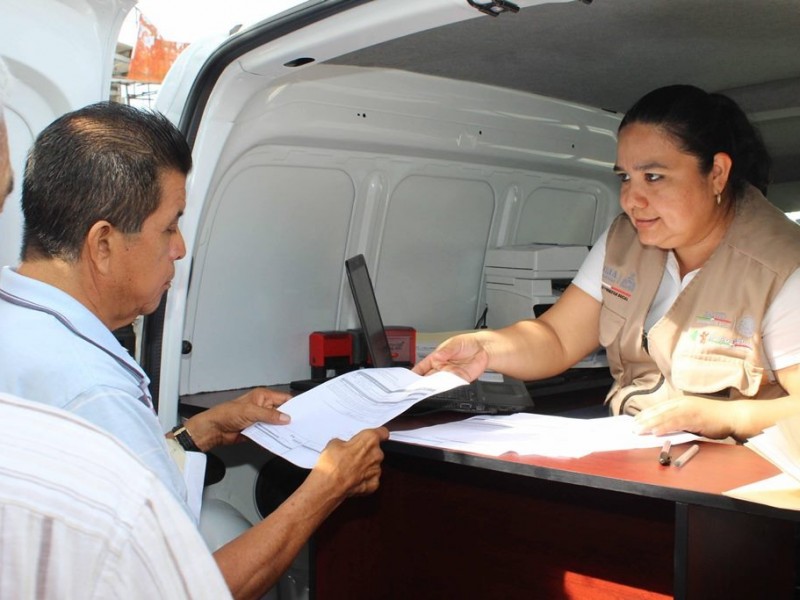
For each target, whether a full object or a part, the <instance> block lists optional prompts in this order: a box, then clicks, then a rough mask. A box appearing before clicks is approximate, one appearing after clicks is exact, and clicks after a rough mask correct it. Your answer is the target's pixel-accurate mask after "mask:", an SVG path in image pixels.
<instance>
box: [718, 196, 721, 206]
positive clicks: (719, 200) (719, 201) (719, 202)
mask: <svg viewBox="0 0 800 600" xmlns="http://www.w3.org/2000/svg"><path fill="white" fill-rule="evenodd" d="M720 204H722V194H717V206H719V205H720Z"/></svg>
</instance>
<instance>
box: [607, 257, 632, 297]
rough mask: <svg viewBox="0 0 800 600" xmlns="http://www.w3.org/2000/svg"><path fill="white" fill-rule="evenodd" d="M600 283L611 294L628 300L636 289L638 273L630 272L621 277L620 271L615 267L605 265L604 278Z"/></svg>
mask: <svg viewBox="0 0 800 600" xmlns="http://www.w3.org/2000/svg"><path fill="white" fill-rule="evenodd" d="M600 285H601V286H602V288H603V289H604V290H605V291H607V292H608V293H609V294H612V295H613V296H616V297H617V298H620V299H622V300H625V301H626V302H627V301H628V300H629V299H630V297H631V296H632V295H633V292H634V290H635V289H636V273H630V274H628V275H626V276H625V277H622V278H621V277H620V273H619V271H617V270H616V269H614V268H613V267H609V266H604V267H603V280H602V281H601V282H600Z"/></svg>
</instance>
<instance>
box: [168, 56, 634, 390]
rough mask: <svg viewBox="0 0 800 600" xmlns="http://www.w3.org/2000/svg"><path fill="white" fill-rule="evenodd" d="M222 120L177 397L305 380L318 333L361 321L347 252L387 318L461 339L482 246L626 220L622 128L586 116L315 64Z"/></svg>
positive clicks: (560, 235) (535, 100)
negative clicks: (621, 194)
mask: <svg viewBox="0 0 800 600" xmlns="http://www.w3.org/2000/svg"><path fill="white" fill-rule="evenodd" d="M250 86H251V87H252V82H250ZM226 93H227V94H229V95H230V94H232V93H233V92H232V91H229V92H226ZM219 104H220V105H223V104H224V103H222V102H219ZM228 106H230V105H228ZM226 119H229V121H230V122H229V123H226V124H225V127H220V130H221V131H226V132H227V133H226V137H225V139H224V140H221V141H220V140H217V143H218V144H219V145H218V147H217V150H216V151H217V152H218V158H217V159H216V160H215V161H214V163H213V164H214V171H213V174H211V175H208V174H206V175H204V176H203V178H204V179H205V180H207V181H208V182H209V183H208V187H207V190H205V191H203V192H199V191H198V190H197V189H194V190H192V191H191V193H190V196H191V198H190V200H191V201H197V199H198V197H202V198H204V201H203V208H202V214H201V215H200V216H199V218H198V228H197V232H196V236H195V238H194V244H193V247H192V248H191V252H192V261H193V264H192V276H191V283H190V286H189V290H188V297H187V308H186V321H185V330H184V337H185V339H186V340H188V341H189V342H191V346H192V350H191V352H190V353H189V354H186V355H185V356H184V358H183V361H182V366H181V390H180V391H181V394H191V393H197V392H203V391H215V390H224V389H231V388H241V387H247V386H252V385H258V384H276V383H285V382H288V381H290V380H292V379H300V378H305V377H308V376H309V366H308V335H309V333H310V332H312V331H316V330H331V329H347V328H351V327H354V326H355V323H356V317H355V310H354V308H353V305H352V302H351V299H350V292H349V289H348V287H347V283H346V279H345V275H344V268H343V265H344V260H345V259H346V258H347V257H349V256H352V255H354V254H357V253H359V252H361V253H364V254H365V256H366V258H367V261H368V264H369V267H370V271H371V273H372V277H373V283H374V285H375V288H376V294H377V298H378V303H379V305H380V306H381V310H382V312H383V317H384V321H385V322H386V323H387V324H394V325H410V326H412V327H415V328H417V329H418V330H425V331H433V330H438V331H441V330H451V329H465V328H470V327H472V326H474V325H475V322H476V320H477V318H478V317H479V315H480V313H481V312H482V310H483V307H484V303H485V300H484V286H483V266H484V257H485V253H486V250H487V248H490V247H495V246H499V245H507V244H523V243H534V242H537V243H549V244H559V243H562V244H565V243H569V244H585V245H590V244H591V243H592V242H593V241H594V240H595V239H596V237H597V236H598V235H599V234H600V232H601V231H602V230H603V229H604V228H605V227H606V226H607V224H608V223H609V222H610V220H611V218H612V217H613V215H614V214H616V212H617V211H618V207H617V198H616V187H617V186H616V183H615V179H614V177H613V175H612V173H611V166H612V164H613V162H614V157H615V131H616V126H617V124H618V117H617V116H616V115H613V114H610V113H606V112H603V111H598V110H593V109H588V108H586V107H582V106H576V105H570V104H565V103H561V102H557V101H553V100H548V99H544V98H540V97H535V96H531V95H527V94H521V93H517V92H511V91H508V90H502V89H496V88H489V87H486V86H477V85H474V84H469V83H464V82H457V81H451V80H444V79H439V78H433V77H427V76H420V75H413V74H409V73H405V72H399V71H383V70H373V69H357V68H348V67H332V66H325V65H321V66H315V67H312V68H307V69H305V70H303V71H302V77H301V76H298V77H296V78H295V79H293V80H289V81H285V82H284V83H282V84H280V85H276V86H272V87H269V88H268V89H264V90H261V91H259V92H257V93H255V94H252V97H250V98H249V99H248V100H247V101H246V102H244V103H243V108H242V110H240V111H238V112H237V113H236V114H235V115H226ZM209 144H210V141H209V139H201V138H198V145H196V147H195V154H196V157H197V159H198V160H197V164H198V168H201V166H202V165H209V164H211V161H210V160H209V159H208V157H207V156H204V152H211V150H210V146H209ZM220 148H222V151H221V152H220V151H219V150H220Z"/></svg>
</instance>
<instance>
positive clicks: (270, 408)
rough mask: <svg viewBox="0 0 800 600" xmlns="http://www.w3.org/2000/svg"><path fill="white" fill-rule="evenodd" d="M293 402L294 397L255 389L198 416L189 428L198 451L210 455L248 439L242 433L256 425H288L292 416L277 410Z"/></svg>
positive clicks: (190, 421)
mask: <svg viewBox="0 0 800 600" xmlns="http://www.w3.org/2000/svg"><path fill="white" fill-rule="evenodd" d="M289 398H291V395H290V394H286V393H283V392H276V391H273V390H268V389H266V388H255V389H253V390H250V391H249V392H247V393H246V394H244V395H243V396H239V397H238V398H236V399H234V400H229V401H228V402H223V403H222V404H217V405H216V406H214V407H212V408H209V409H208V410H206V411H203V412H201V413H198V414H196V415H195V416H193V417H192V418H191V419H189V420H188V421H187V422H186V423H185V426H186V429H187V430H188V431H189V435H191V436H192V440H194V443H195V444H197V447H198V448H200V449H201V450H203V451H204V452H206V451H208V450H211V449H212V448H216V447H217V446H223V445H228V444H233V443H236V442H239V441H241V440H242V439H244V438H243V437H242V436H241V435H240V433H241V431H242V430H243V429H245V428H247V427H249V426H250V425H252V424H254V423H259V422H260V423H270V424H272V425H284V424H286V423H288V422H289V415H286V414H284V413H282V412H280V411H278V410H276V409H277V407H278V406H280V405H281V404H283V403H284V402H286V401H287V400H288V399H289Z"/></svg>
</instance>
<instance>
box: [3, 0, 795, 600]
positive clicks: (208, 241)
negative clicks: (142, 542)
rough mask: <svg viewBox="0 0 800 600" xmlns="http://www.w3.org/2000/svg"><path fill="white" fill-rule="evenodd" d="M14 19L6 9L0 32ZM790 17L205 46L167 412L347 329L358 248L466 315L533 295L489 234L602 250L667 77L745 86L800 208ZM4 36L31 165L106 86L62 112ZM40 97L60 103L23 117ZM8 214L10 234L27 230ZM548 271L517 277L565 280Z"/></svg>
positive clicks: (652, 20)
mask: <svg viewBox="0 0 800 600" xmlns="http://www.w3.org/2000/svg"><path fill="white" fill-rule="evenodd" d="M40 4H43V2H30V3H29V4H28V6H29V7H30V6H34V5H40ZM58 4H59V5H60V6H61V7H62V8H61V10H62V11H63V12H64V14H65V19H66V18H67V17H69V15H73V16H74V15H75V14H76V13H80V12H81V11H80V10H79V9H81V8H82V7H85V6H92V7H94V10H95V11H97V14H98V15H101V16H104V17H105V19H106V22H107V25H108V26H109V27H112V28H113V27H114V26H116V27H117V28H118V26H119V22H120V19H121V17H120V15H123V16H124V14H125V13H126V12H127V10H128V9H129V8H130V4H132V3H129V2H118V3H117V12H114V11H112V10H111V9H108V10H106V12H103V10H101V9H99V8H98V7H101V6H103V5H105V4H107V3H105V2H100V0H83V1H80V0H72V1H67V0H64V1H63V2H60V3H58ZM475 4H478V6H477V7H476V6H475ZM487 12H488V13H492V14H487ZM69 18H73V17H69ZM64 22H66V21H64ZM12 26H14V24H13V23H12V21H9V20H6V19H5V18H4V19H3V24H0V33H2V35H0V40H8V39H11V38H9V35H10V32H9V31H6V29H7V27H12ZM17 26H18V24H17ZM39 26H41V24H39V23H37V27H39ZM76 27H77V25H76ZM798 31H800V10H797V4H796V2H794V0H771V1H770V2H769V3H754V2H752V1H751V0H729V1H727V2H724V3H723V2H695V1H692V0H670V1H669V2H665V1H658V2H644V1H642V0H614V1H613V2H611V1H609V0H595V1H594V2H592V1H591V0H583V1H577V0H576V1H558V2H542V1H539V0H525V1H521V2H515V3H513V4H512V3H511V2H504V1H500V0H488V1H485V2H478V0H476V1H475V2H470V1H468V0H402V1H400V0H374V1H372V2H365V1H363V0H339V1H336V0H333V1H312V2H306V3H304V4H302V5H300V6H298V7H296V8H294V9H291V10H288V11H287V12H285V13H282V14H280V15H278V16H277V17H274V18H271V19H268V20H267V21H264V22H262V23H259V24H257V25H254V26H252V27H249V28H244V29H242V30H241V31H239V32H237V33H236V34H234V35H232V36H230V37H229V38H227V39H225V40H222V43H221V44H220V45H216V42H214V43H211V42H209V43H205V44H196V45H195V46H193V47H190V49H189V50H187V51H186V52H185V53H184V55H182V56H181V58H180V59H179V61H178V63H176V65H175V67H174V68H173V71H172V73H171V74H170V76H168V78H167V80H166V81H165V85H164V87H163V88H162V91H161V94H160V96H159V98H158V102H157V104H156V108H157V109H159V110H161V111H162V112H164V113H165V114H167V116H169V117H170V118H171V119H173V121H174V122H176V123H178V124H179V126H180V128H181V129H182V130H183V131H184V133H185V134H186V135H187V137H188V139H189V140H190V143H191V145H192V147H193V156H194V161H195V165H194V169H193V172H192V174H191V176H190V180H189V185H188V207H187V212H186V214H185V216H184V217H183V220H182V223H181V228H182V231H183V233H184V236H185V238H186V243H187V258H186V259H185V260H183V261H181V262H180V263H179V264H178V271H177V273H176V277H175V279H174V281H173V287H172V289H171V291H170V292H169V294H168V296H167V298H166V300H165V302H164V303H163V305H162V307H161V308H160V309H159V311H158V312H157V313H156V315H154V316H153V317H150V318H148V319H147V321H146V323H145V326H144V329H143V339H142V340H140V344H141V347H142V353H141V360H142V362H143V364H144V365H145V367H146V369H147V370H148V372H149V373H150V375H151V379H152V380H153V387H154V395H155V396H157V397H158V401H159V416H160V419H161V421H162V424H163V425H164V428H165V429H167V428H169V427H171V426H172V425H174V424H175V422H176V419H177V416H178V413H179V411H180V410H183V409H190V408H192V407H194V408H196V407H201V406H204V405H205V406H207V405H209V403H213V402H216V401H218V400H220V399H222V398H225V397H226V394H227V393H228V392H229V391H230V390H241V389H243V388H248V387H252V386H256V385H285V384H287V383H289V382H290V381H292V380H297V379H302V378H306V377H309V369H310V367H309V359H308V336H309V334H310V333H311V332H314V331H330V330H347V329H351V328H353V327H355V324H356V314H355V309H354V306H353V303H352V300H351V298H350V293H349V289H348V286H347V282H346V278H345V272H344V261H345V259H347V258H349V257H350V256H353V255H355V254H359V253H363V254H364V255H365V257H366V259H367V262H368V264H369V268H370V272H371V274H372V279H373V283H374V285H375V289H376V295H377V299H378V303H379V305H380V308H381V312H382V314H383V319H384V321H385V322H386V323H390V324H393V325H404V326H410V327H413V328H415V329H416V330H417V331H421V332H432V331H451V330H461V329H469V328H473V327H475V326H476V324H478V323H479V322H480V321H481V318H482V315H483V314H484V310H486V311H487V312H486V317H487V319H488V322H489V323H490V324H492V325H502V324H505V321H506V320H508V319H509V318H510V317H509V316H508V315H507V313H505V312H503V311H504V310H505V309H504V308H503V307H501V306H497V305H496V306H493V303H504V302H505V301H506V300H505V299H504V298H507V297H510V296H511V295H514V294H516V295H517V296H519V294H518V293H517V292H515V291H512V290H513V289H514V285H515V282H514V281H513V279H514V278H513V277H509V280H508V281H506V282H503V281H500V283H499V284H498V285H504V284H507V285H508V286H509V288H508V289H509V291H508V292H507V293H506V295H505V296H504V295H503V294H502V293H496V290H497V289H498V288H494V290H495V292H494V293H492V292H491V291H490V292H489V293H487V290H490V288H491V286H488V287H487V271H486V267H487V253H489V252H490V251H492V250H494V249H497V248H500V247H507V246H520V245H525V246H529V245H532V244H536V245H543V246H546V247H570V246H583V247H589V246H591V245H592V244H593V243H594V241H595V240H596V239H597V237H598V236H599V235H600V234H601V232H602V231H603V230H604V228H605V227H606V226H607V225H608V224H609V223H610V222H611V220H612V219H613V217H614V216H615V215H616V214H617V212H618V210H619V207H618V202H617V186H618V183H617V181H616V178H615V177H614V175H613V174H612V169H611V167H612V165H613V163H614V160H615V145H616V128H617V125H618V123H619V120H620V119H621V116H622V114H623V113H624V111H625V110H626V109H627V108H628V107H629V106H630V105H631V104H632V103H633V102H634V101H635V100H636V99H638V98H639V97H640V96H641V95H643V94H644V93H646V92H648V91H650V90H651V89H654V88H656V87H659V86H661V85H667V84H671V83H690V84H695V85H698V86H700V87H702V88H704V89H707V90H709V91H718V92H723V93H725V94H728V95H730V96H731V97H732V98H734V99H735V100H737V101H738V102H739V103H740V104H741V105H742V106H743V107H744V108H745V109H746V110H747V111H748V112H749V114H750V115H751V117H752V119H753V120H754V121H755V122H756V123H757V124H758V125H759V127H760V128H761V131H762V133H763V135H764V138H765V141H766V143H767V146H768V148H769V149H770V151H771V152H772V154H773V159H774V169H773V184H772V186H771V187H770V191H769V198H770V200H772V201H773V202H774V203H775V204H776V205H778V206H779V207H781V208H782V209H783V210H785V211H786V212H791V211H797V210H800V48H799V47H798V45H797V32H798ZM0 43H3V42H0ZM95 50H96V48H95ZM2 53H3V54H4V55H8V56H9V59H10V60H9V62H10V65H11V67H12V70H13V71H14V72H15V75H16V76H17V77H18V78H19V79H20V80H21V81H24V82H26V83H24V84H23V86H22V87H21V90H22V91H18V93H17V95H15V96H12V97H11V98H10V100H9V107H10V119H9V125H10V130H11V138H12V147H14V149H15V153H16V154H15V156H16V158H15V164H21V160H22V152H23V151H24V148H26V147H27V146H28V145H29V144H30V142H31V141H32V139H33V137H34V136H35V135H36V133H37V132H38V131H39V130H40V129H41V128H42V127H44V125H46V124H47V122H49V120H51V118H54V117H55V116H57V115H58V114H60V113H61V112H65V110H66V109H67V108H66V107H68V106H70V105H73V106H72V107H74V106H77V105H81V104H85V103H87V102H88V100H86V101H84V99H85V98H87V97H88V96H89V95H91V93H89V94H88V95H87V94H86V93H84V94H83V95H77V96H75V97H74V98H71V99H70V101H66V100H65V102H63V103H62V104H63V105H64V107H63V110H62V106H61V104H58V102H59V99H60V98H62V97H64V95H65V92H64V91H63V90H65V89H67V88H68V86H69V82H68V81H62V82H60V83H59V84H58V85H57V86H56V87H55V88H52V87H48V86H39V87H38V88H37V86H36V85H34V84H31V83H30V82H32V81H33V82H36V81H38V80H37V77H38V74H39V73H41V72H43V71H44V70H45V67H44V66H42V65H38V64H37V63H36V62H26V60H27V59H24V58H23V57H22V56H16V55H13V51H11V50H8V51H7V50H6V47H5V45H4V46H3V47H2ZM98 70H99V68H98ZM103 83H104V82H103V81H102V80H101V81H100V82H99V83H97V82H94V83H92V84H90V85H98V86H100V85H102V84H103ZM105 83H107V82H105ZM91 91H92V92H93V91H94V90H93V89H92V90H91ZM28 98H30V100H29V99H28ZM26 103H27V105H28V106H35V105H38V104H42V103H49V105H51V108H48V109H46V110H40V111H38V112H35V113H33V114H35V115H36V116H35V117H29V116H25V115H26V113H25V110H24V106H26ZM36 103H38V104H36ZM17 172H20V173H21V171H20V169H19V167H17ZM10 202H11V201H10ZM9 206H10V204H9ZM13 210H14V209H13V208H10V209H9V210H7V212H8V213H12V212H13ZM15 219H16V220H15ZM3 221H4V222H3V223H2V227H3V229H2V230H0V231H2V232H3V235H4V236H6V233H5V232H6V231H10V228H13V227H19V220H18V217H13V216H12V217H11V218H9V216H8V215H4V220H3ZM9 235H11V234H9ZM9 239H10V238H9ZM2 250H3V259H4V262H5V263H8V262H14V261H15V259H16V256H15V255H14V252H16V249H8V248H7V246H6V245H3V246H2ZM490 266H491V265H490ZM533 279H537V277H536V276H534V277H533ZM538 281H539V283H538V284H537V286H533V287H531V286H530V285H529V287H527V288H525V286H523V291H522V292H520V293H521V294H523V296H524V294H525V293H527V294H528V295H529V296H530V298H534V297H537V296H540V297H550V298H554V297H557V294H558V289H556V287H553V285H552V282H551V281H550V280H549V279H548V277H547V276H546V275H542V276H541V277H539V279H538ZM493 282H494V283H497V281H496V280H493ZM542 286H544V287H542ZM548 286H549V287H548ZM500 289H502V288H500ZM534 289H535V290H536V291H531V290H534ZM524 290H528V291H527V292H525V291H524ZM530 298H529V299H530ZM490 300H491V301H490ZM533 303H535V302H533V301H531V302H527V301H526V302H523V307H527V306H531V305H532V304H533ZM501 314H502V315H503V316H502V318H501V317H499V316H496V315H501ZM531 316H533V315H532V314H523V313H522V312H520V314H519V315H518V318H526V317H531ZM596 397H597V396H595V398H596ZM599 397H601V398H602V390H600V396H599ZM534 400H535V398H534ZM179 404H182V405H183V407H181V406H180V405H179ZM220 456H221V457H222V459H223V460H224V462H226V464H227V467H228V469H227V472H226V474H225V476H224V478H223V479H222V480H221V482H220V483H218V484H216V485H215V486H212V489H210V490H209V494H208V495H209V498H211V499H213V500H224V501H225V502H227V503H229V504H230V505H233V506H235V507H236V510H237V511H239V512H240V513H241V514H243V515H244V516H245V517H246V518H247V519H248V520H250V521H253V520H255V519H258V518H260V517H261V516H263V511H264V508H263V499H261V500H259V497H260V496H259V494H262V495H263V494H265V493H268V491H265V486H266V488H268V487H269V482H267V483H265V482H264V477H263V476H262V478H261V479H260V480H259V481H258V482H256V479H257V476H258V473H259V471H260V470H261V469H262V467H263V465H264V464H266V463H268V461H269V457H268V456H267V455H265V453H264V452H262V451H260V450H258V449H254V448H250V449H242V448H238V449H234V450H230V451H227V452H223V453H221V454H220ZM276 464H277V463H276ZM289 479H291V476H290V477H289ZM285 483H286V480H285V479H284V480H282V482H281V485H283V484H285ZM256 488H258V490H259V491H258V492H256V491H255V490H256ZM300 568H302V567H300ZM292 576H294V577H297V574H296V573H295V574H294V575H292ZM300 578H301V580H300V581H299V582H297V581H295V583H296V589H295V590H294V591H293V592H291V594H289V593H288V592H287V594H288V595H287V596H286V597H296V596H294V595H292V594H295V593H302V590H303V588H304V583H303V581H302V574H301V575H300ZM297 590H300V592H298V591H297Z"/></svg>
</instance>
